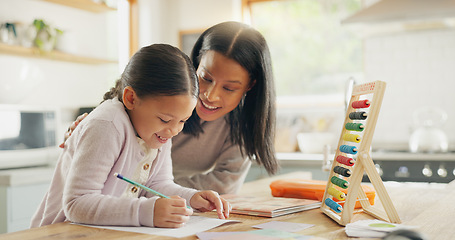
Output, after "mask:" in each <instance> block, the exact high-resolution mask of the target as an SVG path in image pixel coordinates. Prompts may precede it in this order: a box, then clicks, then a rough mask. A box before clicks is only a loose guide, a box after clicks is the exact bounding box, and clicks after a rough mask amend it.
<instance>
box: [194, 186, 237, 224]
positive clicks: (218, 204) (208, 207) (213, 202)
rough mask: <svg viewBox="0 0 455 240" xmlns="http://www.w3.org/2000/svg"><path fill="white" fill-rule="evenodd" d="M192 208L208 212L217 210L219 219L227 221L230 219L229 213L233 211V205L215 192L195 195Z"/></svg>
mask: <svg viewBox="0 0 455 240" xmlns="http://www.w3.org/2000/svg"><path fill="white" fill-rule="evenodd" d="M190 204H191V207H193V208H195V209H197V210H199V211H201V212H207V211H212V210H214V209H216V212H217V214H218V218H220V219H226V218H228V217H229V212H230V211H231V210H232V207H231V204H229V202H228V201H226V200H225V199H224V198H222V197H220V195H219V194H218V193H217V192H215V191H210V190H206V191H200V192H197V193H196V194H194V195H193V197H192V198H191V199H190Z"/></svg>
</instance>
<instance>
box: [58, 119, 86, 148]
mask: <svg viewBox="0 0 455 240" xmlns="http://www.w3.org/2000/svg"><path fill="white" fill-rule="evenodd" d="M87 115H88V113H83V114H81V115H79V116H78V117H77V118H76V120H75V121H74V122H73V123H72V124H71V125H70V126H69V128H68V131H66V133H65V136H64V137H63V143H62V144H60V146H59V147H60V148H64V147H65V142H66V140H67V139H68V138H69V137H70V136H71V134H72V133H73V131H74V129H76V127H77V125H78V124H79V123H80V122H81V121H82V120H83V119H84V118H85V117H87Z"/></svg>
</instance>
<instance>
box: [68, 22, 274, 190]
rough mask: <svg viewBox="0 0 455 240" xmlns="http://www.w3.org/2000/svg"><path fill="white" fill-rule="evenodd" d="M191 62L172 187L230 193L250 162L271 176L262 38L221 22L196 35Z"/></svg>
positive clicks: (270, 103) (269, 86) (270, 96)
mask: <svg viewBox="0 0 455 240" xmlns="http://www.w3.org/2000/svg"><path fill="white" fill-rule="evenodd" d="M191 59H192V61H193V65H194V67H195V69H196V70H197V75H198V78H199V85H200V86H199V88H200V92H199V99H198V102H197V105H196V109H195V110H194V111H193V114H192V116H191V117H190V119H189V120H188V121H187V122H186V124H185V127H184V129H183V131H182V132H181V133H180V134H179V135H177V136H175V137H174V138H173V145H172V161H173V172H174V178H175V179H174V180H175V182H176V183H178V184H180V185H182V186H185V187H191V188H196V189H204V190H214V191H217V192H219V193H220V194H225V193H236V192H237V191H238V190H239V189H240V187H241V186H242V184H243V181H244V180H245V177H246V175H247V173H248V170H249V168H250V166H251V161H250V159H251V160H253V161H256V162H257V163H258V164H259V165H262V166H263V167H264V168H265V169H266V170H267V172H268V173H269V174H275V173H276V171H277V169H278V163H277V160H276V157H275V150H274V137H275V113H276V112H275V86H274V81H273V74H272V66H271V60H270V52H269V49H268V46H267V43H266V41H265V39H264V37H263V36H262V35H261V34H260V33H259V32H258V31H257V30H255V29H253V28H252V27H250V26H248V25H246V24H243V23H239V22H223V23H220V24H217V25H215V26H212V27H210V28H209V29H207V30H206V31H204V32H203V33H202V35H201V36H200V37H199V39H198V40H197V42H196V43H195V46H194V48H193V51H192V54H191ZM79 119H80V118H79ZM71 128H74V125H73V126H72V127H71Z"/></svg>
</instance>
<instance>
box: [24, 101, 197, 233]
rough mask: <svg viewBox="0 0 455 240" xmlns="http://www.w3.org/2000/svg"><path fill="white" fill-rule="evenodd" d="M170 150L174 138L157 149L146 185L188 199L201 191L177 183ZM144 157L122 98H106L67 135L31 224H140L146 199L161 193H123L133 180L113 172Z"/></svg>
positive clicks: (128, 169) (128, 171) (127, 172)
mask: <svg viewBox="0 0 455 240" xmlns="http://www.w3.org/2000/svg"><path fill="white" fill-rule="evenodd" d="M170 154H171V142H170V141H169V142H168V143H166V144H164V145H163V146H162V147H161V148H160V149H159V150H158V155H157V157H156V159H155V160H154V161H153V164H152V167H151V170H150V175H149V178H148V180H147V182H146V184H145V185H146V186H148V187H150V188H152V189H154V190H156V191H158V192H161V193H163V194H165V195H168V196H172V195H179V196H181V197H183V198H185V199H186V201H187V204H189V202H190V199H191V197H192V196H193V195H194V193H196V192H197V191H196V190H194V189H190V188H184V187H181V186H180V185H177V184H175V183H174V181H173V176H172V163H171V155H170ZM143 157H144V152H143V151H142V150H141V146H140V145H139V143H138V141H137V137H136V133H135V130H134V128H133V126H132V124H131V121H130V119H129V117H128V114H127V113H126V111H125V110H124V106H123V104H122V103H121V102H120V101H118V100H117V99H113V100H108V101H105V102H104V103H102V104H101V105H100V106H98V107H97V108H96V109H95V110H94V111H93V112H92V113H90V114H89V116H87V117H86V119H84V120H83V121H82V122H81V123H80V124H79V126H78V127H77V128H76V130H75V132H74V133H73V134H72V135H71V137H70V138H69V139H68V140H67V142H66V144H65V149H64V150H63V152H62V154H61V155H60V157H59V159H58V162H57V165H56V168H55V172H54V177H53V179H52V182H51V184H50V187H49V190H48V192H47V193H46V195H45V196H44V199H43V201H42V203H41V205H40V207H39V208H38V210H37V212H36V213H35V215H34V217H33V218H32V222H31V227H39V226H43V225H47V224H52V223H58V222H63V221H66V220H69V221H72V222H77V223H85V224H96V225H123V226H139V225H140V223H139V212H140V206H141V202H144V201H145V200H146V198H152V199H154V200H156V199H157V197H156V196H154V195H153V194H151V193H149V192H145V191H142V192H140V194H139V198H126V197H122V198H121V197H120V196H121V195H122V194H123V193H124V192H125V190H126V188H127V187H128V188H129V187H131V185H130V184H128V183H126V182H125V181H122V180H120V179H117V178H116V177H114V176H113V174H114V173H116V172H118V173H120V174H122V175H124V176H125V177H129V176H131V175H132V174H134V171H135V169H136V168H137V166H138V163H139V162H140V161H141V160H142V159H143ZM150 217H153V216H150Z"/></svg>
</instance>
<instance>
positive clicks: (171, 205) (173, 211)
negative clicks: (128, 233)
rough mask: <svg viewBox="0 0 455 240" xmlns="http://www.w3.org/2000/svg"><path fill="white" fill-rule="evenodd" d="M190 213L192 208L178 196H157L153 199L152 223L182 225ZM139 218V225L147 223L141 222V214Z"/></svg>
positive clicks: (170, 225) (175, 226) (162, 225)
mask: <svg viewBox="0 0 455 240" xmlns="http://www.w3.org/2000/svg"><path fill="white" fill-rule="evenodd" d="M192 214H193V209H190V208H187V205H186V201H185V199H183V198H181V197H179V196H172V197H170V198H158V199H157V200H156V201H155V207H154V214H153V225H154V226H155V227H163V228H179V227H183V226H184V225H185V223H186V222H188V220H189V219H190V216H191V215H192ZM140 220H142V221H141V225H149V224H147V223H146V222H143V221H144V219H143V218H142V216H141V219H140ZM145 221H146V220H145ZM144 223H145V224H144Z"/></svg>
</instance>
